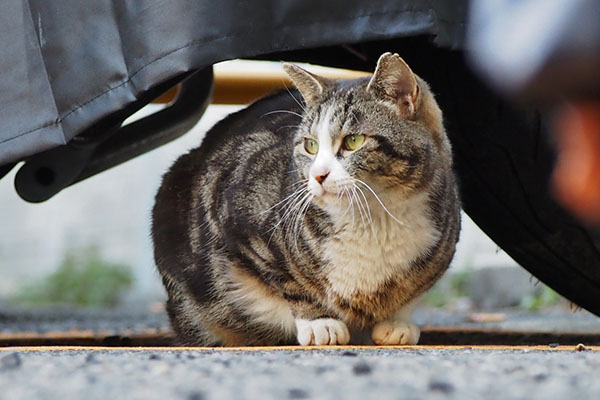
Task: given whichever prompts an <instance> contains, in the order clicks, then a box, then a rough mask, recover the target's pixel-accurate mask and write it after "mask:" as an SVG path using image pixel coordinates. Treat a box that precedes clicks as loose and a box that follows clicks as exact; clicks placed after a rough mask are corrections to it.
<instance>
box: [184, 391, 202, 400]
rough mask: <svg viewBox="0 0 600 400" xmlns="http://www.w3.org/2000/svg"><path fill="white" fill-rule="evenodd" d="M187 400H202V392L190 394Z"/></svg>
mask: <svg viewBox="0 0 600 400" xmlns="http://www.w3.org/2000/svg"><path fill="white" fill-rule="evenodd" d="M187 400H204V393H202V392H193V393H190V395H189V396H188V398H187Z"/></svg>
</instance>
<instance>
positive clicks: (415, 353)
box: [0, 348, 600, 400]
mask: <svg viewBox="0 0 600 400" xmlns="http://www.w3.org/2000/svg"><path fill="white" fill-rule="evenodd" d="M599 354H600V353H599V352H597V351H580V352H576V351H555V350H554V351H553V350H548V351H541V350H480V349H460V350H440V349H427V348H419V349H407V350H398V349H376V348H374V349H357V350H352V351H349V350H339V349H333V350H295V351H291V350H280V351H234V350H228V351H226V350H224V351H220V350H217V351H215V350H158V349H156V350H125V349H120V350H119V349H115V350H85V351H84V350H72V351H18V352H17V351H11V350H5V351H2V352H0V388H2V389H1V392H0V398H2V399H11V400H19V399H27V400H29V399H71V398H85V399H86V400H92V399H103V400H104V399H112V398H127V399H186V400H200V399H202V400H204V399H388V398H389V399H460V400H468V399H503V400H506V399H583V398H589V399H591V398H600V380H598V379H597V371H599V370H600V357H599Z"/></svg>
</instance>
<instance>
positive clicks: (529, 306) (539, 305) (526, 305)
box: [519, 285, 562, 311]
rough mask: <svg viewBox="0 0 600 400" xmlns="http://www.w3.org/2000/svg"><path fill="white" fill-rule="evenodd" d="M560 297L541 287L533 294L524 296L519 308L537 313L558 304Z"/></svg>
mask: <svg viewBox="0 0 600 400" xmlns="http://www.w3.org/2000/svg"><path fill="white" fill-rule="evenodd" d="M561 299H562V297H561V296H560V295H559V294H558V293H556V292H555V291H554V290H552V289H551V288H549V287H548V286H545V285H543V286H542V287H540V288H539V290H536V291H535V293H533V294H530V295H526V296H524V297H523V298H522V299H521V301H520V303H519V307H520V308H523V309H526V310H528V311H538V310H541V309H543V308H546V307H550V306H553V305H556V304H558V303H560V301H561Z"/></svg>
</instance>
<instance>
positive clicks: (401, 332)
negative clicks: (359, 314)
mask: <svg viewBox="0 0 600 400" xmlns="http://www.w3.org/2000/svg"><path fill="white" fill-rule="evenodd" d="M412 308H413V304H409V305H407V306H405V307H403V308H401V309H400V310H399V311H398V312H397V313H396V314H395V315H394V317H393V318H390V319H387V320H385V321H381V322H378V323H377V324H375V326H374V327H373V330H372V331H371V338H372V339H373V342H374V343H375V344H377V345H388V346H393V345H412V344H417V343H418V342H419V337H420V336H421V330H420V329H419V327H418V326H417V325H415V324H414V323H413V322H412V318H411V314H412Z"/></svg>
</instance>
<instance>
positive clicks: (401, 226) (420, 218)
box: [325, 194, 440, 298]
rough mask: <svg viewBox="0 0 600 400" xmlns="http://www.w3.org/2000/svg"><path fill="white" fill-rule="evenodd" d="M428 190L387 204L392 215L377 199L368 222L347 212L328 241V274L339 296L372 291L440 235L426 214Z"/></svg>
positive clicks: (403, 267)
mask: <svg viewBox="0 0 600 400" xmlns="http://www.w3.org/2000/svg"><path fill="white" fill-rule="evenodd" d="M426 200H427V197H426V194H421V195H417V196H414V197H412V198H411V199H409V200H406V201H403V202H401V203H397V204H389V203H388V204H387V208H388V210H389V211H390V213H391V214H392V215H393V216H394V217H395V218H396V219H398V220H399V221H401V222H402V223H399V222H398V221H395V220H394V219H393V218H391V217H390V216H389V215H388V214H387V213H386V212H385V211H384V210H383V209H382V207H381V206H380V205H378V204H377V203H375V204H371V205H370V208H371V216H372V223H371V224H369V223H368V222H367V221H365V223H364V224H363V221H362V220H361V218H360V217H357V215H355V216H354V224H352V215H351V214H350V213H346V214H345V215H344V217H343V219H345V221H339V222H340V226H341V225H346V226H347V228H346V229H343V230H341V231H340V232H339V234H338V235H336V237H335V239H332V240H331V241H330V242H329V243H328V244H327V246H326V249H325V257H326V259H327V260H328V265H327V266H326V271H327V272H326V274H327V280H328V281H329V283H330V285H331V286H330V287H331V289H332V290H333V291H334V292H335V293H336V294H337V295H339V296H342V297H345V298H350V297H351V296H352V294H353V293H356V292H361V293H372V292H375V291H376V290H378V289H379V288H380V286H381V284H383V283H384V282H385V281H387V280H388V279H390V278H392V277H393V276H395V275H398V274H399V273H401V272H402V270H405V269H406V268H408V267H409V264H410V262H411V261H413V260H415V259H416V258H417V257H419V256H420V255H422V254H424V253H426V252H427V251H428V249H430V248H431V246H432V245H433V244H435V242H436V241H437V240H438V238H439V236H440V232H438V231H437V230H436V229H435V227H434V226H433V223H432V222H431V220H430V218H429V216H428V214H427V204H426Z"/></svg>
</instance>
